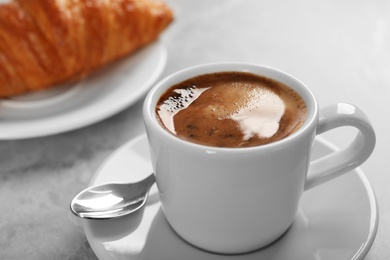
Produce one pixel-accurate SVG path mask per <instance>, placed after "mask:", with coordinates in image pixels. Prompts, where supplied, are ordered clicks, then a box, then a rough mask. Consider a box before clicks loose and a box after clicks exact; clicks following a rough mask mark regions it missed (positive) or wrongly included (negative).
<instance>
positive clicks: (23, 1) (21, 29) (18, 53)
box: [0, 0, 173, 97]
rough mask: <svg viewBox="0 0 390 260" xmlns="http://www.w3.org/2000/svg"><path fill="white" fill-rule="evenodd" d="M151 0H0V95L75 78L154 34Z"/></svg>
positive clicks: (162, 13) (161, 22)
mask: <svg viewBox="0 0 390 260" xmlns="http://www.w3.org/2000/svg"><path fill="white" fill-rule="evenodd" d="M172 19H173V15H172V12H171V10H170V9H169V7H168V6H166V5H165V4H164V3H162V2H159V1H157V0H15V1H14V2H11V3H7V4H2V5H0V97H9V96H14V95H19V94H22V93H26V92H29V91H33V90H38V89H45V88H48V87H50V86H53V85H55V84H58V83H61V82H63V81H67V80H71V79H79V78H81V77H82V76H84V75H87V74H88V73H90V72H91V71H93V70H94V69H96V68H99V67H101V66H102V65H104V64H107V63H109V62H112V61H114V60H117V59H119V58H121V57H123V56H125V55H128V54H129V53H132V52H134V51H135V50H137V49H138V48H140V47H142V46H144V45H145V44H147V43H149V42H151V41H153V40H155V39H156V38H157V37H158V35H159V34H160V33H161V32H162V31H163V30H164V29H165V28H166V27H167V25H168V24H169V23H170V22H171V21H172Z"/></svg>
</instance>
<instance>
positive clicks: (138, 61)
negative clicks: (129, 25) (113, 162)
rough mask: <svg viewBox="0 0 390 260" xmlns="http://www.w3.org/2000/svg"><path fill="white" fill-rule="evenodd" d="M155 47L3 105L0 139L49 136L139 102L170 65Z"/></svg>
mask: <svg viewBox="0 0 390 260" xmlns="http://www.w3.org/2000/svg"><path fill="white" fill-rule="evenodd" d="M166 57H167V52H166V49H165V47H164V45H163V44H162V43H161V42H159V41H156V42H154V43H152V44H150V45H148V46H146V47H145V48H143V49H141V50H139V51H138V52H136V53H134V54H133V55H131V56H130V57H128V58H125V59H123V60H121V61H119V62H115V63H114V64H112V65H110V66H108V67H106V68H103V69H101V70H100V71H98V72H96V73H94V74H93V75H91V76H90V77H88V78H86V79H84V80H82V81H79V82H77V83H75V84H73V85H68V86H62V87H58V88H53V89H49V90H46V91H41V92H37V93H32V94H27V95H23V96H20V97H17V98H11V99H2V100H0V139H3V140H4V139H21V138H30V137H38V136H45V135H49V134H56V133H61V132H65V131H69V130H73V129H77V128H80V127H83V126H87V125H89V124H92V123H95V122H98V121H100V120H103V119H105V118H107V117H109V116H112V115H113V114H115V113H117V112H119V111H121V110H123V109H125V108H126V107H128V106H130V105H132V104H133V103H135V102H136V101H138V100H139V99H140V98H141V97H142V96H143V95H145V94H146V92H147V91H148V90H149V89H150V88H151V87H152V85H153V84H154V83H155V81H156V80H157V79H158V77H159V76H160V75H161V73H162V71H163V69H164V67H165V64H166Z"/></svg>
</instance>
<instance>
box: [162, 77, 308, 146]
mask: <svg viewBox="0 0 390 260" xmlns="http://www.w3.org/2000/svg"><path fill="white" fill-rule="evenodd" d="M156 113H157V116H158V118H159V121H160V123H161V124H162V126H163V127H164V128H165V129H166V130H168V131H169V132H171V133H172V134H174V135H176V136H177V137H179V138H181V139H184V140H187V141H190V142H194V143H198V144H203V145H209V146H217V147H232V148H236V147H249V146H257V145H263V144H267V143H271V142H275V141H278V140H280V139H283V138H285V137H287V136H289V135H291V134H293V133H294V132H295V131H296V130H297V129H299V128H300V127H301V126H302V125H303V123H304V122H305V119H306V104H305V102H304V100H303V99H302V97H301V96H300V95H299V94H298V93H297V92H296V91H294V90H293V89H291V88H290V87H288V86H286V85H285V84H283V83H281V82H278V81H276V80H274V79H271V78H267V77H263V76H259V75H255V74H252V73H248V72H219V73H211V74H205V75H200V76H196V77H193V78H190V79H187V80H185V81H183V82H180V83H178V84H175V85H174V86H172V87H170V88H169V89H168V90H167V91H166V92H165V93H164V94H163V95H162V96H161V97H160V99H159V102H158V104H157V107H156Z"/></svg>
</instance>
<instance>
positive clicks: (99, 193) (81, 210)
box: [70, 174, 156, 219]
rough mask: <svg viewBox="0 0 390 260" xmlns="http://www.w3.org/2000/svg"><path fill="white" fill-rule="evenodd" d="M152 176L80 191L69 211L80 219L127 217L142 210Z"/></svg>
mask: <svg viewBox="0 0 390 260" xmlns="http://www.w3.org/2000/svg"><path fill="white" fill-rule="evenodd" d="M155 181H156V179H155V176H154V174H151V175H149V176H148V177H147V178H145V179H143V180H142V181H139V182H136V183H106V184H101V185H97V186H92V187H89V188H87V189H85V190H83V191H81V192H80V193H79V194H78V195H77V196H76V197H75V198H74V199H73V200H72V202H71V204H70V209H71V211H72V212H73V213H74V214H75V215H76V216H78V217H80V218H87V219H111V218H117V217H121V216H125V215H128V214H130V213H132V212H135V211H137V210H138V209H140V208H142V207H143V206H144V205H145V203H146V201H147V199H148V193H149V189H150V187H151V186H152V185H153V184H154V183H155Z"/></svg>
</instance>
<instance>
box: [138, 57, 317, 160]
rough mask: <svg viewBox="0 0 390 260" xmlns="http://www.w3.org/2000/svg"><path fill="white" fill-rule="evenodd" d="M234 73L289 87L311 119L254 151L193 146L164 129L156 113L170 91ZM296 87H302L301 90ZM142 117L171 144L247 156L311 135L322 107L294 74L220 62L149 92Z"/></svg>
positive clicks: (170, 78) (187, 71)
mask: <svg viewBox="0 0 390 260" xmlns="http://www.w3.org/2000/svg"><path fill="white" fill-rule="evenodd" d="M257 70H261V71H262V72H260V73H256V71H257ZM230 71H239V72H250V73H254V74H258V75H261V76H265V77H270V78H272V79H274V80H277V81H280V82H282V83H284V84H286V85H287V86H289V87H290V88H293V89H294V90H295V91H297V92H298V93H299V94H300V95H301V97H302V98H303V99H304V101H305V103H306V106H307V107H308V113H307V118H306V120H305V123H304V124H303V125H302V126H301V127H300V128H299V129H298V130H297V131H296V132H294V133H293V134H291V135H289V136H287V137H285V138H283V139H280V140H277V141H275V142H271V143H268V144H264V145H258V146H250V147H216V146H209V145H203V144H198V143H193V142H190V141H187V140H184V139H181V138H178V137H176V136H175V135H174V134H172V133H170V132H168V131H167V130H166V129H164V128H163V127H162V126H161V125H160V123H159V122H158V119H157V116H156V113H155V107H156V104H157V101H158V99H159V98H160V96H161V95H162V94H163V93H164V92H165V91H166V90H167V89H168V88H169V87H171V86H173V85H175V84H177V83H180V82H182V81H184V80H186V79H189V78H192V77H195V76H198V75H204V74H209V73H215V72H230ZM264 72H267V73H264ZM268 73H269V74H271V75H278V76H280V78H274V77H272V76H270V75H268ZM265 74H267V75H265ZM286 81H291V82H294V86H291V84H289V83H287V82H286ZM296 86H299V87H298V89H297V87H296ZM309 106H310V111H309ZM142 113H143V119H144V123H145V125H149V126H151V127H153V128H154V129H155V130H156V131H157V132H158V134H159V135H160V136H161V137H163V138H167V139H168V140H170V141H172V142H174V143H179V144H180V145H183V146H184V147H188V148H190V149H201V150H206V151H207V152H209V153H210V152H215V153H217V152H225V151H226V152H233V153H235V152H245V151H263V150H268V149H272V148H277V147H281V146H284V145H286V144H288V143H290V142H293V141H294V140H296V138H297V137H299V136H302V135H304V134H305V133H307V132H311V131H312V129H313V127H316V122H317V121H318V118H319V106H318V102H317V100H316V98H315V96H314V94H313V92H312V91H311V90H310V89H309V88H308V87H307V86H306V85H305V84H304V83H303V82H301V81H300V80H299V79H297V78H296V77H294V76H292V75H291V74H289V73H287V72H285V71H282V70H279V69H276V68H274V67H271V66H267V65H262V64H256V63H246V62H216V63H204V64H199V65H195V66H191V67H187V68H184V69H182V70H179V71H177V72H174V73H172V74H170V75H168V76H166V77H164V78H163V79H161V80H160V81H159V82H157V83H156V84H155V85H154V86H153V87H152V89H151V90H150V91H149V92H148V94H147V96H146V98H145V100H144V103H143V109H142Z"/></svg>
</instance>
